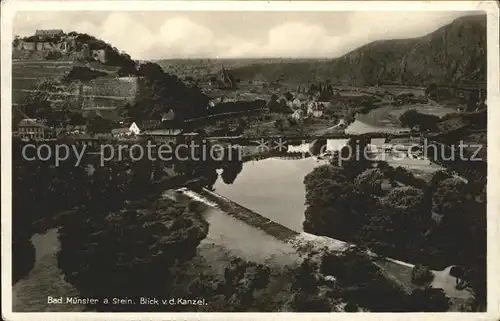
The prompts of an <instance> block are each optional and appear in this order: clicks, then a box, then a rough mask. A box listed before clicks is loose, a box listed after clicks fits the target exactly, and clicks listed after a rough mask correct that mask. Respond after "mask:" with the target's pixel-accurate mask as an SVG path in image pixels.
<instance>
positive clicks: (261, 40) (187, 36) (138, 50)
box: [14, 12, 463, 59]
mask: <svg viewBox="0 0 500 321" xmlns="http://www.w3.org/2000/svg"><path fill="white" fill-rule="evenodd" d="M238 14H241V13H238ZM339 14H345V16H342V18H343V19H340V18H339V19H340V20H338V22H337V23H336V24H335V21H334V22H333V24H332V23H331V21H327V22H329V23H330V24H329V25H328V24H327V23H326V22H325V17H326V18H328V15H322V16H321V17H322V18H321V19H319V18H318V22H317V23H316V22H311V21H300V16H295V17H294V18H295V19H294V20H292V21H285V22H281V23H277V24H275V25H270V26H268V27H266V28H262V29H259V30H256V31H255V33H256V34H258V35H257V36H256V37H254V38H250V37H246V36H244V35H241V34H238V32H237V30H236V29H237V28H234V29H235V30H232V28H231V25H232V24H234V22H233V23H232V24H231V23H230V24H228V25H227V27H226V28H225V30H224V29H222V30H217V28H216V27H214V26H210V19H208V20H207V21H205V23H202V22H200V21H196V20H197V19H195V17H194V16H190V15H189V13H168V14H167V13H165V14H162V13H137V12H87V13H81V12H62V13H60V12H31V13H23V14H19V15H18V17H16V20H15V24H14V29H15V30H14V31H15V33H16V34H19V35H23V36H24V35H30V34H33V32H34V31H35V30H36V29H43V28H45V29H53V28H61V29H64V30H65V31H73V30H74V31H78V32H85V33H88V34H91V35H93V36H95V37H97V38H100V39H102V40H104V41H106V42H109V43H111V44H112V45H113V46H114V47H116V48H118V49H119V50H123V51H126V52H127V53H129V54H130V55H131V56H132V57H133V58H135V59H162V58H195V57H221V58H239V57H332V58H333V57H337V56H339V55H341V54H344V53H346V52H347V51H349V50H352V49H354V48H355V47H357V46H359V45H363V44H365V43H367V42H370V41H374V40H378V39H390V38H402V37H416V36H422V35H425V34H427V33H429V32H432V31H433V30H435V29H437V28H439V27H440V26H442V25H444V24H446V23H449V22H450V21H452V20H453V19H454V18H456V17H458V16H460V15H463V13H458V12H378V13H375V12H345V13H338V14H337V16H331V17H329V19H330V18H335V17H338V15H339ZM345 17H347V18H345ZM55 22H56V23H55ZM344 24H347V25H348V27H346V26H345V25H344ZM328 26H330V27H328ZM238 27H240V30H241V26H238ZM339 30H342V32H341V33H340V32H338V31H339ZM232 31H234V32H232Z"/></svg>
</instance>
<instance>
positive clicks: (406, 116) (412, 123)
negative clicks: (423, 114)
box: [399, 109, 420, 129]
mask: <svg viewBox="0 0 500 321" xmlns="http://www.w3.org/2000/svg"><path fill="white" fill-rule="evenodd" d="M418 115H419V113H418V112H417V111H416V110H415V109H410V110H407V111H405V112H404V113H403V114H402V115H401V116H399V121H400V123H401V126H403V127H409V128H410V129H413V128H415V127H417V126H418V125H419V124H420V123H419V118H418Z"/></svg>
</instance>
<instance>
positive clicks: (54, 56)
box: [45, 51, 62, 60]
mask: <svg viewBox="0 0 500 321" xmlns="http://www.w3.org/2000/svg"><path fill="white" fill-rule="evenodd" d="M61 57H62V53H60V52H59V51H51V52H49V53H48V54H47V55H46V56H45V59H46V60H57V59H60V58H61Z"/></svg>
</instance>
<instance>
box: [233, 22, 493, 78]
mask: <svg viewBox="0 0 500 321" xmlns="http://www.w3.org/2000/svg"><path fill="white" fill-rule="evenodd" d="M232 74H233V75H234V76H235V77H238V78H242V79H253V78H255V77H259V76H264V77H265V78H266V79H267V80H268V81H273V80H275V79H279V78H281V79H284V80H288V81H311V80H312V79H314V78H316V79H321V80H331V81H332V82H334V83H345V84H351V85H371V84H373V85H375V84H378V83H393V84H406V85H420V84H426V83H429V82H436V83H442V84H450V83H455V84H457V83H467V82H469V83H470V82H472V83H474V82H484V81H485V79H486V15H477V16H466V17H462V18H459V19H456V20H455V21H453V22H452V23H450V24H448V25H446V26H444V27H441V28H440V29H438V30H436V31H434V32H432V33H430V34H428V35H426V36H423V37H420V38H413V39H403V40H399V39H398V40H384V41H375V42H372V43H370V44H367V45H365V46H363V47H360V48H358V49H356V50H354V51H352V52H349V53H347V54H346V55H344V56H342V57H340V58H337V59H333V60H329V61H317V62H296V63H276V64H266V65H265V66H264V65H262V66H261V65H260V64H253V65H250V66H245V67H242V68H236V69H233V70H232Z"/></svg>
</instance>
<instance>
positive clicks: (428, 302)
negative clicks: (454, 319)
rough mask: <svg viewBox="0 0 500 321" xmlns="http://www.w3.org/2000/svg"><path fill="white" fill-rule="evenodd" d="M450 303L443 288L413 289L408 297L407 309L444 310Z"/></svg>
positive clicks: (446, 309) (421, 310) (423, 310)
mask: <svg viewBox="0 0 500 321" xmlns="http://www.w3.org/2000/svg"><path fill="white" fill-rule="evenodd" d="M450 304H451V302H450V299H449V298H448V297H447V296H446V295H445V294H444V291H443V289H435V288H430V287H427V288H425V289H423V290H421V289H415V290H413V292H412V293H411V295H410V297H409V309H410V311H415V312H446V311H448V309H449V308H450Z"/></svg>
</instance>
